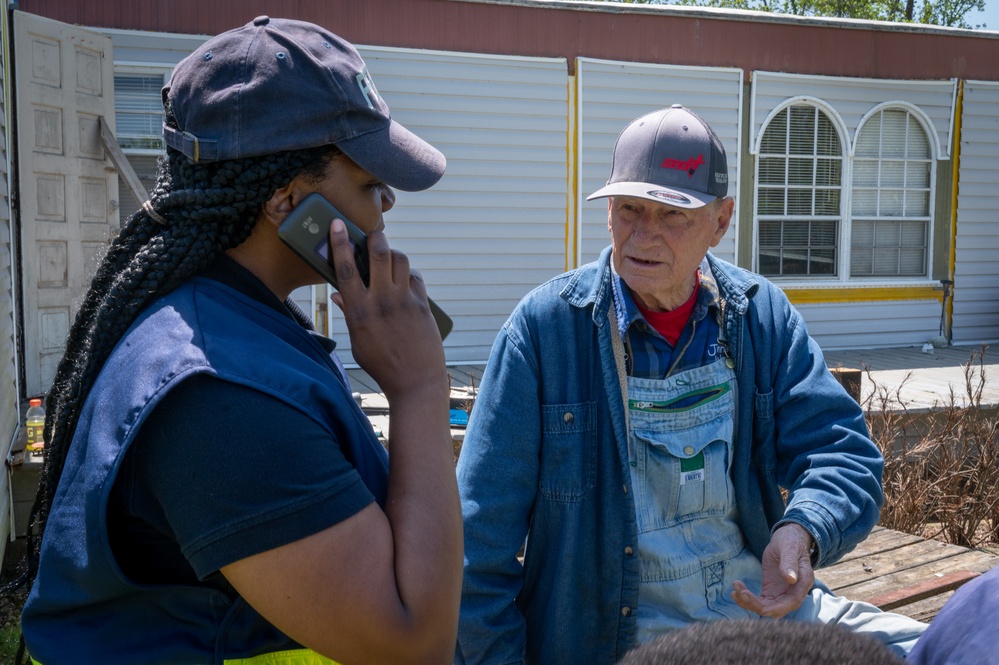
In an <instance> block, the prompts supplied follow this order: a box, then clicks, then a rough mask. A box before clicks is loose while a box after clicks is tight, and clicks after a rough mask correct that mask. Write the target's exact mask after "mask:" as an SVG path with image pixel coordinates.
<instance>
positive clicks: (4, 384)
mask: <svg viewBox="0 0 999 665" xmlns="http://www.w3.org/2000/svg"><path fill="white" fill-rule="evenodd" d="M8 16H10V14H9V13H7V12H4V15H3V17H2V18H0V33H2V37H3V39H2V43H4V44H9V41H8V39H9V35H8V30H7V20H8V18H7V17H8ZM6 58H7V53H6V52H0V84H2V89H3V90H7V85H8V78H7V77H8V73H9V71H10V70H9V68H8V67H6V66H5V65H6V62H5V59H6ZM6 99H7V96H6V95H2V96H0V140H2V144H0V183H2V184H3V186H2V187H0V459H3V460H6V459H7V455H8V454H9V452H10V447H11V445H12V444H13V442H14V439H15V437H16V436H17V433H18V423H19V422H20V418H21V413H20V400H19V398H18V384H17V352H18V350H17V345H18V344H19V340H18V339H17V326H16V325H15V305H14V302H15V297H14V292H15V289H17V288H19V284H18V281H19V280H16V279H15V276H14V265H13V263H14V261H13V256H14V252H13V249H12V248H13V246H14V231H13V228H12V225H11V214H10V196H9V195H10V191H9V186H10V173H9V171H8V166H7V165H8V159H9V157H10V156H9V155H8V154H7V146H8V145H10V139H11V136H10V134H11V132H10V125H9V118H8V115H9V109H8V108H7V104H6ZM10 484H11V471H10V469H8V473H4V474H0V560H2V559H3V556H4V551H5V549H6V546H7V541H8V538H7V536H8V534H9V533H10V532H11V530H12V529H13V524H11V515H12V514H13V510H12V506H11V498H12V497H11V491H10V489H11V488H10Z"/></svg>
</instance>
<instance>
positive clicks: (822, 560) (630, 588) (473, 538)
mask: <svg viewBox="0 0 999 665" xmlns="http://www.w3.org/2000/svg"><path fill="white" fill-rule="evenodd" d="M610 254H611V252H610V248H607V249H605V250H604V252H603V253H602V254H601V256H600V258H599V260H598V261H596V262H595V263H591V264H589V265H586V266H583V267H581V268H579V269H577V270H574V271H571V272H569V273H566V274H564V275H561V276H559V277H556V278H554V279H552V280H551V281H549V282H547V283H546V284H543V285H541V286H540V287H538V288H537V289H535V290H534V291H532V292H531V293H530V294H528V295H527V296H526V297H525V298H524V300H523V301H522V302H521V303H520V304H519V305H518V307H517V308H516V309H515V311H514V312H513V314H512V315H511V317H510V319H509V320H508V321H507V322H506V324H505V325H504V326H503V328H502V330H501V331H500V333H499V335H498V336H497V338H496V341H495V343H494V345H493V348H492V352H491V355H490V358H489V363H488V366H487V368H486V371H485V373H484V375H483V377H482V382H481V385H480V387H479V393H478V396H477V398H476V404H475V408H474V409H473V412H472V416H471V418H470V421H469V424H468V429H467V431H466V435H465V440H464V445H463V447H462V450H461V456H460V459H459V462H458V485H459V490H460V492H461V502H462V513H463V517H464V522H465V576H464V588H463V592H462V593H463V596H462V606H461V620H460V624H459V632H458V648H457V651H456V659H455V662H456V663H489V664H492V665H507V664H512V663H530V664H537V665H558V664H559V663H567V664H568V663H572V664H573V665H588V664H593V665H612V664H613V663H615V662H617V660H619V659H620V658H621V657H622V656H623V655H624V653H625V652H626V651H627V650H628V649H630V648H632V647H634V646H635V634H636V626H635V615H634V612H633V608H635V607H636V606H637V604H638V585H639V581H638V580H639V561H638V546H637V526H636V516H635V504H634V500H633V495H632V492H631V487H630V483H631V481H630V476H629V471H628V466H627V465H628V457H627V437H628V433H627V430H626V425H625V412H624V405H623V402H622V394H621V384H620V381H619V375H618V372H617V367H616V363H615V359H614V355H613V351H612V344H611V331H610V320H609V318H608V308H609V307H611V306H612V293H611V281H610V279H611V272H610V264H609V262H610ZM706 260H707V262H708V265H709V266H710V270H711V271H712V274H713V275H714V277H715V279H716V280H717V283H718V287H719V291H720V294H721V297H722V299H723V301H724V306H723V307H722V312H723V314H722V336H723V337H724V338H725V340H726V341H727V346H728V351H729V353H730V355H731V356H732V358H733V359H734V360H735V363H736V365H735V371H736V380H737V386H738V398H737V406H736V416H735V417H736V423H735V434H734V439H735V440H734V459H733V464H732V474H733V482H734V486H735V492H736V505H737V507H738V509H739V524H740V526H741V529H742V532H743V534H744V535H745V538H746V541H747V545H748V547H749V548H750V549H751V551H752V552H753V553H754V554H755V555H756V556H757V557H762V554H763V550H764V548H765V547H766V546H767V543H768V542H769V539H770V534H771V533H772V530H773V529H774V528H776V526H778V525H779V524H780V523H784V522H796V523H798V524H800V525H802V526H803V527H805V528H806V529H807V530H808V531H809V532H810V533H811V534H812V536H813V537H814V539H815V542H816V545H817V547H818V554H817V558H816V559H815V564H816V567H820V566H822V565H826V564H829V563H832V562H834V561H836V560H837V559H839V558H840V557H842V556H843V555H844V554H845V553H846V552H848V551H849V550H850V549H852V548H853V547H854V546H855V545H856V544H857V543H858V542H860V541H861V540H862V539H863V538H864V537H865V536H866V535H867V533H868V532H869V531H870V529H871V528H872V527H873V526H874V525H875V524H876V522H877V520H878V514H879V510H880V507H881V503H882V501H883V494H882V489H881V472H882V467H883V460H882V457H881V454H880V452H879V451H878V448H877V447H876V446H875V445H874V443H873V442H872V441H871V440H870V438H869V436H868V432H867V427H866V424H865V422H864V416H863V412H862V411H861V409H860V407H859V406H858V404H857V403H856V402H855V401H854V400H853V399H852V398H851V397H850V396H849V395H848V394H847V393H846V391H845V390H844V389H843V388H842V386H840V384H839V383H838V382H837V381H836V380H835V379H834V378H833V376H832V375H831V374H830V372H829V371H828V369H827V368H826V365H825V361H824V360H823V357H822V353H821V351H820V350H819V347H818V345H817V344H816V343H815V342H814V341H813V340H812V339H811V338H810V337H809V336H808V333H807V331H806V330H805V324H804V322H803V321H802V319H801V317H800V315H799V314H798V312H797V311H796V310H795V309H794V308H793V307H792V306H791V304H790V303H789V302H788V300H787V298H786V297H785V296H784V294H783V293H782V292H781V291H780V289H778V288H777V287H776V286H774V285H773V284H772V283H770V282H769V281H767V280H766V279H764V278H762V277H760V276H759V275H755V274H753V273H749V272H747V271H745V270H743V269H741V268H738V267H736V266H733V265H731V264H729V263H726V262H724V261H721V260H719V259H717V258H715V257H713V256H711V255H710V254H709V255H708V256H707V257H706ZM782 487H783V488H786V489H788V490H789V495H788V502H787V505H786V506H785V503H784V500H783V499H782V496H781V492H780V488H782ZM522 547H523V565H522V564H521V563H520V561H519V560H518V553H520V551H521V548H522Z"/></svg>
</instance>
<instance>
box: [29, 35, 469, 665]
mask: <svg viewBox="0 0 999 665" xmlns="http://www.w3.org/2000/svg"><path fill="white" fill-rule="evenodd" d="M163 102H164V109H165V122H164V128H163V131H164V138H165V141H166V144H167V154H166V157H165V158H164V159H163V160H162V162H161V165H160V170H159V174H158V179H157V183H156V186H155V189H154V190H153V192H152V195H151V197H150V199H149V200H148V201H146V202H145V203H144V204H143V206H142V208H141V209H140V210H139V211H138V212H136V213H135V214H134V215H133V216H132V217H131V219H130V220H129V221H128V223H127V225H126V226H125V228H123V229H122V231H121V234H120V235H119V236H118V237H117V238H116V239H115V241H114V243H113V244H112V245H111V247H110V249H109V251H108V253H107V256H106V257H105V258H104V260H103V262H102V263H101V265H100V267H99V269H98V271H97V274H96V277H95V278H94V280H93V284H92V285H91V288H90V290H89V292H88V293H87V295H86V298H85V299H84V301H83V304H82V306H81V308H80V312H79V314H78V315H77V318H76V321H75V323H74V324H73V326H72V330H71V331H70V334H69V339H68V343H67V349H66V353H65V356H64V357H63V359H62V361H61V363H60V364H59V367H58V371H57V373H56V377H55V380H54V382H53V386H52V389H51V392H50V393H49V395H48V401H47V406H48V419H47V421H46V426H45V437H46V441H47V446H46V452H45V466H44V471H43V477H42V482H41V484H40V487H39V493H38V498H37V501H36V510H35V516H34V522H33V525H34V538H35V542H34V543H33V545H32V547H30V548H29V563H30V564H31V565H30V566H29V568H28V570H29V572H28V574H27V575H26V579H25V581H26V582H27V581H30V578H31V577H34V585H33V587H32V590H31V593H30V596H29V598H28V601H27V604H26V606H25V610H24V614H23V621H22V626H23V631H24V640H25V643H26V645H27V649H28V651H29V653H30V655H31V657H32V659H33V660H34V661H35V662H36V663H40V664H41V665H60V664H61V663H103V664H114V663H129V664H154V663H163V664H167V663H169V664H177V663H204V664H208V663H218V664H221V663H237V662H238V663H242V664H253V665H264V664H268V663H272V664H276V663H282V664H284V665H293V664H305V663H310V664H312V663H315V664H318V663H331V662H339V663H344V664H347V663H388V662H391V663H427V662H436V663H443V662H449V661H450V659H451V657H452V655H453V652H454V644H455V634H456V630H457V617H458V601H459V595H460V588H461V570H462V540H461V515H460V508H459V505H458V499H457V491H456V486H455V478H454V464H453V453H452V450H451V447H450V436H449V432H448V407H447V404H448V393H449V389H448V380H447V373H446V370H445V366H444V353H443V349H442V346H441V337H440V333H439V332H438V329H437V326H436V324H435V323H434V319H433V318H432V316H431V315H430V313H429V309H428V302H427V296H426V291H425V288H424V285H423V283H422V281H421V280H420V278H419V277H418V276H417V275H416V274H414V273H412V272H410V269H409V263H408V260H407V259H406V257H405V256H404V255H402V254H400V253H398V252H395V251H393V250H391V249H390V248H389V246H388V243H387V241H386V239H385V236H384V234H383V232H382V230H383V227H384V222H383V218H382V215H383V213H385V212H386V211H388V210H389V209H390V208H391V207H392V205H393V203H394V202H395V194H394V193H393V188H398V189H404V190H410V191H415V190H421V189H426V188H428V187H431V186H432V185H434V184H435V183H436V182H437V181H438V180H439V179H440V177H441V176H442V174H443V172H444V166H445V160H444V156H443V155H442V154H441V153H440V152H438V151H437V150H436V149H434V148H433V147H432V146H430V145H428V144H427V143H425V142H424V141H422V140H421V139H420V138H418V137H417V136H415V135H414V134H412V133H411V132H409V131H408V130H406V129H405V128H404V127H402V126H401V125H399V124H398V123H396V122H395V121H394V120H392V118H391V116H390V114H389V109H388V107H387V106H386V104H385V102H384V101H383V100H382V98H381V97H380V95H379V94H378V90H377V88H376V87H375V85H374V82H373V81H372V79H371V76H370V75H369V74H368V71H367V68H366V67H365V64H364V62H363V60H362V59H361V58H360V56H359V55H358V53H357V51H356V50H355V49H354V47H353V46H351V45H350V44H348V43H347V42H345V41H344V40H343V39H340V38H339V37H337V36H336V35H334V34H332V33H330V32H328V31H326V30H324V29H322V28H320V27H319V26H316V25H312V24H309V23H303V22H298V21H291V20H281V19H270V18H268V17H265V16H263V17H259V18H257V19H256V20H254V21H253V22H251V23H249V24H247V25H245V26H243V27H242V28H239V29H236V30H232V31H229V32H226V33H224V34H222V35H219V36H217V37H215V38H213V39H210V40H209V41H208V42H206V43H205V44H204V45H203V46H202V47H201V48H199V49H198V50H197V51H195V52H194V53H193V54H191V55H190V56H189V57H188V58H186V59H185V60H184V61H182V62H181V63H180V64H179V65H178V66H177V68H176V69H175V71H174V74H173V76H172V78H171V80H170V83H169V84H168V85H167V86H166V87H165V88H164V89H163ZM313 192H318V193H320V194H322V195H323V196H325V197H326V198H327V199H329V200H330V202H332V203H333V204H334V205H335V206H336V207H337V208H338V209H339V210H340V211H342V213H343V214H344V215H345V216H346V217H348V218H349V219H350V220H351V221H353V222H354V223H355V224H356V225H357V226H359V227H360V228H361V229H362V230H363V231H364V232H366V233H367V234H368V235H369V242H368V247H369V251H370V271H371V277H370V285H369V286H366V285H365V284H364V283H362V281H361V279H360V278H359V276H358V271H357V268H356V266H355V263H354V258H353V255H352V253H351V248H350V244H349V242H348V239H347V233H346V230H345V229H344V225H343V223H342V222H340V221H334V223H333V225H332V227H331V233H330V242H331V247H332V251H333V257H334V262H335V264H336V267H337V276H338V283H339V293H338V294H335V295H334V296H333V299H334V301H335V302H336V303H337V304H338V305H339V306H340V307H341V308H342V309H343V311H344V316H345V319H346V322H347V327H348V330H349V333H350V337H351V343H352V351H353V354H354V357H355V359H356V360H357V361H358V362H359V363H360V365H361V366H362V367H363V368H364V369H365V370H366V371H367V372H368V373H370V374H371V376H372V377H373V378H374V379H375V380H376V381H377V382H378V384H379V386H380V387H381V388H382V389H383V390H384V392H385V395H386V397H387V398H388V400H389V404H390V408H391V417H392V431H391V448H392V458H391V464H390V463H389V460H388V457H387V455H386V452H385V449H384V448H383V447H382V446H381V444H379V442H378V441H377V439H376V438H375V436H374V434H373V432H372V430H371V427H370V424H369V423H368V421H367V418H366V417H365V416H364V415H363V414H362V413H361V411H360V410H359V408H358V407H357V405H356V404H355V402H354V400H353V399H352V397H351V391H350V387H349V385H348V383H347V378H346V376H345V374H344V373H343V370H342V366H341V365H339V362H338V361H337V359H336V355H335V353H333V349H332V346H333V345H332V342H331V341H330V340H327V339H325V338H322V337H320V336H319V335H317V334H316V332H315V330H314V329H313V328H312V326H311V322H310V321H309V320H308V317H307V316H306V315H304V314H303V313H302V312H301V311H300V310H298V308H297V307H296V306H295V305H294V303H293V301H291V300H290V299H289V294H290V293H291V292H292V290H294V289H295V288H298V287H300V286H305V285H309V284H315V283H319V282H321V281H322V278H321V277H320V276H319V275H318V273H316V272H315V271H313V270H312V269H311V268H310V267H309V266H308V265H307V264H306V263H305V262H304V261H302V260H301V259H300V258H299V257H298V256H296V255H295V254H294V253H293V252H292V251H291V250H290V249H289V248H288V247H286V246H285V245H284V244H283V243H282V242H281V240H280V239H279V238H278V236H277V228H278V225H279V224H280V222H281V221H282V220H284V219H285V217H286V216H287V215H288V213H289V212H290V211H291V210H292V209H294V207H295V206H296V205H297V204H298V203H299V202H300V201H301V200H302V199H303V198H304V197H306V196H307V195H309V194H311V193H313ZM39 541H40V545H39V544H38V543H39Z"/></svg>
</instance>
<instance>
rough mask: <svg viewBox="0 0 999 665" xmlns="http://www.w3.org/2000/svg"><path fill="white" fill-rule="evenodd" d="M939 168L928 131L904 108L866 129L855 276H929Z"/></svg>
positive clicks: (856, 202) (856, 208) (854, 209)
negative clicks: (933, 186)
mask: <svg viewBox="0 0 999 665" xmlns="http://www.w3.org/2000/svg"><path fill="white" fill-rule="evenodd" d="M933 171H934V162H933V159H932V156H931V154H930V144H929V141H928V140H927V136H926V130H925V129H923V126H922V125H921V124H920V123H919V121H917V120H916V118H915V117H913V115H912V113H911V112H910V111H909V110H907V109H904V108H886V109H882V110H880V111H878V112H876V113H875V114H873V115H872V116H871V117H870V118H868V120H867V122H865V123H864V125H863V126H862V127H861V128H860V132H859V133H858V135H857V147H856V151H855V155H854V164H853V192H852V195H853V202H852V205H851V239H850V275H851V276H852V277H921V276H925V275H926V274H927V270H928V266H927V263H928V253H929V236H930V222H931V219H930V209H931V208H930V202H931V191H932V190H931V183H932V182H933V177H934V172H933Z"/></svg>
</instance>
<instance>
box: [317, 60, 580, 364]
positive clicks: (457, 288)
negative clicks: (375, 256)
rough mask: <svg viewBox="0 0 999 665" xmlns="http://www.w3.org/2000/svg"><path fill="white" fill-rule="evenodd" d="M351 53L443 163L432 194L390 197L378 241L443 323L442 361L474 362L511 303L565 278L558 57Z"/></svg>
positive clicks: (340, 340)
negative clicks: (417, 280)
mask: <svg viewBox="0 0 999 665" xmlns="http://www.w3.org/2000/svg"><path fill="white" fill-rule="evenodd" d="M358 50H359V51H360V53H361V55H362V57H363V58H364V60H365V62H366V63H367V65H368V71H369V72H370V73H371V76H372V78H373V79H374V82H375V85H376V86H377V87H378V91H379V93H381V95H382V97H383V98H384V99H385V101H386V102H387V103H388V105H389V108H390V109H392V117H393V118H394V119H396V120H398V121H399V122H401V123H402V124H403V125H405V126H406V127H407V128H408V129H410V130H412V131H413V132H415V133H416V134H417V135H419V136H420V137H421V138H423V139H424V140H426V141H428V142H429V143H431V144H432V145H434V146H435V147H436V148H437V149H438V150H440V151H441V152H443V153H444V155H445V157H447V160H448V165H447V170H446V171H445V173H444V177H443V178H442V179H441V181H440V182H439V183H438V184H437V185H435V186H434V187H433V188H431V189H429V190H427V191H424V192H412V193H410V192H397V195H398V199H397V202H396V206H395V208H393V209H392V210H391V211H389V212H388V213H387V214H386V215H385V221H386V231H387V233H388V237H389V241H390V242H391V243H392V246H393V247H394V248H396V249H399V250H401V251H403V252H405V253H406V254H407V256H409V259H410V263H411V265H412V266H413V267H414V268H416V269H418V270H420V272H421V273H422V274H423V277H424V280H425V281H426V284H427V292H428V294H429V295H430V296H431V297H432V298H433V299H434V300H436V301H437V303H438V304H440V306H441V307H442V309H444V311H445V312H448V313H449V314H450V315H451V316H452V318H453V319H454V330H453V331H452V332H451V334H450V336H449V337H448V338H447V339H446V340H445V341H444V348H445V352H446V355H447V361H448V363H451V364H456V363H477V362H485V360H486V359H487V358H488V356H489V350H490V348H491V347H492V343H493V341H494V339H495V338H496V334H497V333H498V332H499V329H500V328H501V327H502V325H503V323H504V322H505V321H506V319H507V318H508V317H509V315H510V313H511V312H512V311H513V308H514V307H515V306H516V304H517V303H518V302H519V301H520V299H521V298H523V296H524V295H526V294H527V293H528V291H530V290H531V289H533V288H534V287H536V286H538V285H539V284H541V283H543V282H545V281H547V280H548V279H549V278H551V277H553V276H555V275H557V274H559V273H561V272H563V271H564V269H565V236H566V225H567V223H568V222H567V212H566V209H567V194H566V191H567V186H568V181H569V180H568V179H569V175H568V173H569V170H568V165H567V163H566V154H567V149H566V141H567V136H568V131H569V128H568V101H567V94H568V89H567V85H566V63H565V60H562V59H543V58H515V57H503V56H484V55H475V54H465V53H444V52H432V51H419V50H413V49H390V48H371V47H365V46H360V47H358ZM331 312H332V313H333V315H335V316H336V317H339V316H340V313H339V310H338V309H337V308H335V307H331ZM333 329H334V333H336V334H335V335H334V337H335V339H336V340H337V344H338V345H339V346H338V348H340V349H346V348H348V345H349V340H348V339H347V335H346V334H345V327H344V326H343V324H342V323H339V322H338V323H336V324H335V325H334V327H333ZM343 357H344V359H345V362H350V359H349V358H348V357H347V356H346V355H344V356H343Z"/></svg>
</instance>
